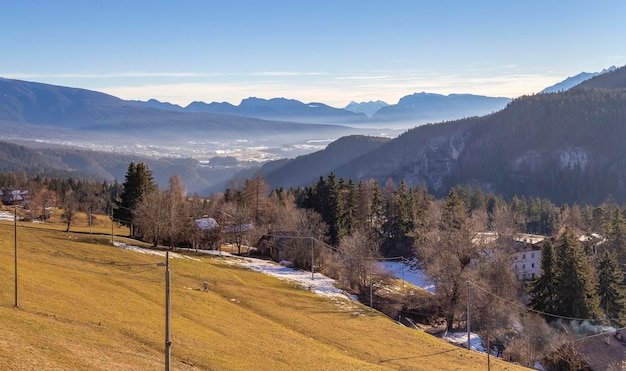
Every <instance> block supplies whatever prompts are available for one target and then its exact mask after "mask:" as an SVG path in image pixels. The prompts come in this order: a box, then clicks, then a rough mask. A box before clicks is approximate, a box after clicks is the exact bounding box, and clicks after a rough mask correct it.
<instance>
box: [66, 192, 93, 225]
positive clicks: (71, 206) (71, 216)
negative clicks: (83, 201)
mask: <svg viewBox="0 0 626 371" xmlns="http://www.w3.org/2000/svg"><path fill="white" fill-rule="evenodd" d="M77 212H78V201H77V200H76V195H75V194H74V192H72V190H68V191H67V192H65V195H64V197H63V214H62V215H61V220H63V221H64V222H65V232H69V231H70V227H71V226H72V223H73V222H74V221H75V220H76V214H77ZM90 222H91V221H90Z"/></svg>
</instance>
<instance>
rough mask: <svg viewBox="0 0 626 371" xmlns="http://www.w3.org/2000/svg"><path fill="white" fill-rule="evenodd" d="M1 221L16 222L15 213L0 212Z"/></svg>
mask: <svg viewBox="0 0 626 371" xmlns="http://www.w3.org/2000/svg"><path fill="white" fill-rule="evenodd" d="M0 220H10V221H13V220H14V216H13V213H10V212H8V211H0Z"/></svg>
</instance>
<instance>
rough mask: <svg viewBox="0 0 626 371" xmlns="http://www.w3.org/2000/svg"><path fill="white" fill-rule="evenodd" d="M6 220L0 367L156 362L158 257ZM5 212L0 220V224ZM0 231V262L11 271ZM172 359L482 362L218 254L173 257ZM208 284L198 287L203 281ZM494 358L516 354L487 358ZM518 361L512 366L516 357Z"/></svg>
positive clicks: (391, 365) (271, 364)
mask: <svg viewBox="0 0 626 371" xmlns="http://www.w3.org/2000/svg"><path fill="white" fill-rule="evenodd" d="M52 227H53V229H50V227H47V228H46V229H42V227H38V228H34V226H33V225H21V223H20V227H19V228H18V233H19V235H18V237H19V247H20V265H19V266H20V271H19V272H20V281H19V287H20V301H19V309H16V308H13V307H12V306H13V303H14V302H13V282H12V281H11V280H3V281H2V282H1V283H0V288H1V290H0V331H2V333H3V337H2V339H1V340H0V368H1V369H23V368H27V369H44V368H45V369H73V370H110V369H117V370H136V369H158V368H161V367H163V344H164V332H163V325H164V316H163V314H164V308H163V305H164V278H163V277H164V275H163V268H162V267H157V266H156V264H157V263H158V262H162V261H163V258H162V257H160V256H156V255H149V254H139V253H137V252H133V251H129V250H123V249H120V248H115V247H112V246H110V245H108V244H107V241H110V240H109V239H108V237H104V238H96V240H95V241H96V243H94V244H91V243H89V237H88V236H86V235H79V234H66V233H63V232H61V231H59V230H55V229H54V226H52ZM12 228H13V226H12V223H8V222H0V230H2V232H1V234H0V235H2V236H6V235H9V234H11V232H10V231H11V230H12ZM12 251H13V246H12V241H11V242H9V241H7V239H0V252H1V254H0V274H2V276H3V277H12V275H13V271H12V269H13V256H12ZM170 268H171V272H172V285H171V287H172V289H171V290H172V322H171V326H172V335H171V339H172V367H173V369H219V370H241V369H271V370H293V369H299V370H307V369H310V370H313V369H315V370H319V369H368V370H394V369H403V370H425V369H440V370H454V369H457V368H458V365H459V364H463V367H464V368H466V369H483V368H484V367H485V365H486V362H487V360H486V357H485V356H484V355H482V354H479V353H476V352H470V351H466V350H464V349H461V348H458V347H455V346H452V345H449V344H446V343H444V342H442V341H440V340H438V339H436V338H434V337H432V336H430V335H427V334H425V333H422V332H419V331H416V330H410V329H408V328H405V327H402V326H398V325H396V324H395V323H394V322H392V321H390V320H389V319H387V318H386V317H384V316H382V315H379V314H377V313H372V312H369V311H367V309H366V308H364V307H363V306H360V305H358V304H353V303H350V302H344V301H339V302H335V301H332V300H329V299H328V298H325V297H320V296H316V295H314V294H312V293H310V292H308V291H306V290H303V289H301V288H298V287H294V286H293V284H290V283H288V282H285V281H280V280H278V279H275V278H272V277H269V276H264V275H262V274H260V273H255V272H252V271H248V270H245V269H242V268H238V267H237V266H234V265H232V264H229V261H228V259H224V258H220V257H200V256H191V257H189V258H182V257H173V258H172V259H171V260H170ZM204 281H207V282H208V284H209V290H208V292H205V291H203V290H201V289H200V288H201V287H202V286H203V282H204ZM492 367H494V369H500V370H504V369H509V370H514V369H517V368H518V367H517V366H514V365H510V364H505V363H502V362H498V361H492ZM520 369H521V368H520Z"/></svg>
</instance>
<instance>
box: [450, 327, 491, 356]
mask: <svg viewBox="0 0 626 371" xmlns="http://www.w3.org/2000/svg"><path fill="white" fill-rule="evenodd" d="M442 339H443V340H445V341H447V342H449V343H452V344H455V345H458V346H462V347H467V332H449V333H447V334H445V335H444V336H443V337H442ZM470 348H471V349H473V350H475V351H478V352H483V353H485V347H484V346H483V340H482V339H481V338H480V336H478V335H476V334H475V333H473V332H470Z"/></svg>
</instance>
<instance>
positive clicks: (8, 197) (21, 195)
mask: <svg viewBox="0 0 626 371" xmlns="http://www.w3.org/2000/svg"><path fill="white" fill-rule="evenodd" d="M0 197H2V203H3V204H5V205H7V206H9V205H22V206H28V201H29V200H30V194H29V193H28V191H27V190H19V189H14V190H10V191H7V190H4V191H2V190H0Z"/></svg>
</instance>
